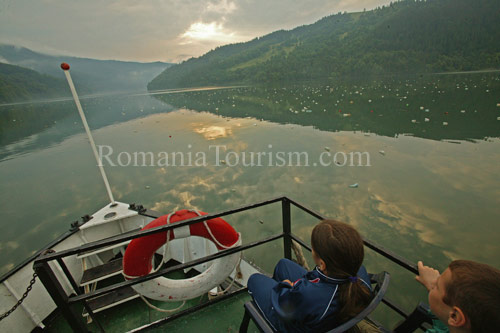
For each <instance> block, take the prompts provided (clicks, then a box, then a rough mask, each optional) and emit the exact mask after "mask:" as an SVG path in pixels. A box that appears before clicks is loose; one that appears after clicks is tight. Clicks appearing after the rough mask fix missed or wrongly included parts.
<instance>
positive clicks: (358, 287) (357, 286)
mask: <svg viewBox="0 0 500 333" xmlns="http://www.w3.org/2000/svg"><path fill="white" fill-rule="evenodd" d="M311 245H312V249H313V257H314V261H315V262H316V264H317V265H318V267H319V269H320V270H321V271H322V272H323V273H324V274H326V275H328V276H330V277H333V278H338V279H346V280H347V281H346V282H345V283H342V284H340V287H339V294H340V299H339V301H340V305H341V308H340V311H339V313H338V314H336V316H337V320H339V322H344V321H346V320H349V319H350V318H352V317H354V316H356V315H357V314H358V313H359V312H361V311H362V310H363V309H364V308H365V307H366V306H367V305H368V303H369V302H370V300H371V298H372V297H371V294H370V292H369V291H368V288H366V287H365V286H363V285H362V282H361V280H360V279H359V278H358V279H353V280H352V281H351V280H350V279H348V278H349V277H354V276H356V274H357V273H358V270H359V268H360V267H361V264H362V263H363V258H364V248H363V239H362V238H361V236H360V235H359V233H358V232H357V231H356V229H354V228H353V227H351V226H350V225H348V224H345V223H342V222H338V221H334V220H324V221H321V222H320V223H319V224H318V225H316V226H315V227H314V229H313V232H312V235H311Z"/></svg>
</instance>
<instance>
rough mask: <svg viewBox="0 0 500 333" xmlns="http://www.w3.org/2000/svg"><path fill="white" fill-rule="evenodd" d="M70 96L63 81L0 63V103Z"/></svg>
mask: <svg viewBox="0 0 500 333" xmlns="http://www.w3.org/2000/svg"><path fill="white" fill-rule="evenodd" d="M61 96H71V92H70V91H69V87H68V84H67V83H66V81H65V80H64V79H59V78H55V77H53V76H50V75H46V74H40V73H38V72H36V71H34V70H31V69H27V68H22V67H19V66H14V65H8V64H4V63H1V62H0V103H9V102H19V101H26V100H33V99H40V98H50V97H61Z"/></svg>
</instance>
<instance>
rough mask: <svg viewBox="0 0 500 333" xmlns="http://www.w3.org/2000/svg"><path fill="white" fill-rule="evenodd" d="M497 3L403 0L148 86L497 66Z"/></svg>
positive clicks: (224, 55)
mask: <svg viewBox="0 0 500 333" xmlns="http://www.w3.org/2000/svg"><path fill="white" fill-rule="evenodd" d="M499 17H500V1H498V0H427V1H420V0H419V1H414V0H404V1H398V2H394V3H391V4H390V5H388V6H383V7H381V8H377V9H374V10H371V11H363V12H359V13H338V14H336V15H331V16H328V17H325V18H323V19H321V20H319V21H318V22H316V23H314V24H311V25H306V26H301V27H298V28H296V29H293V30H290V31H284V30H281V31H277V32H274V33H271V34H269V35H266V36H264V37H261V38H256V39H254V40H252V41H249V42H247V43H239V44H232V45H227V46H223V47H219V48H216V49H215V50H212V51H210V52H208V53H207V54H205V55H203V56H201V57H199V58H191V59H189V60H187V61H184V62H183V63H181V64H179V65H175V66H172V67H170V68H168V69H166V70H165V71H164V72H163V73H161V74H160V75H159V76H158V77H156V78H155V79H154V80H153V81H151V82H150V83H149V85H148V89H150V90H156V89H164V88H178V87H190V86H204V85H221V84H224V85H227V84H235V83H244V84H245V83H263V82H264V83H265V82H267V83H271V82H281V81H297V80H301V81H302V80H317V79H319V78H338V77H343V76H353V75H369V74H382V73H402V72H404V73H408V72H410V73H420V72H442V71H461V70H477V69H490V68H496V69H498V68H500V19H499Z"/></svg>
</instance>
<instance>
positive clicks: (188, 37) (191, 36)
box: [180, 22, 239, 44]
mask: <svg viewBox="0 0 500 333" xmlns="http://www.w3.org/2000/svg"><path fill="white" fill-rule="evenodd" d="M180 37H181V38H182V39H183V40H184V43H185V44H189V43H192V42H193V41H209V42H213V41H216V42H224V43H230V42H235V41H237V40H238V39H239V38H238V37H237V36H236V35H235V33H234V32H231V31H228V30H226V29H224V26H223V24H222V23H217V22H211V23H203V22H195V23H193V24H191V26H190V27H189V28H188V29H187V30H186V31H185V32H184V33H183V34H181V35H180Z"/></svg>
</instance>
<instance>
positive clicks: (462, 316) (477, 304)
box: [429, 260, 500, 332]
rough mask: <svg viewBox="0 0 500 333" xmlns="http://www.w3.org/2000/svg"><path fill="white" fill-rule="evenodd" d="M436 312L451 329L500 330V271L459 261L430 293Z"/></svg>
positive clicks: (444, 273) (472, 330)
mask: <svg viewBox="0 0 500 333" xmlns="http://www.w3.org/2000/svg"><path fill="white" fill-rule="evenodd" d="M429 305H430V307H431V310H432V312H433V313H434V314H435V315H436V316H437V317H438V318H439V319H440V320H441V321H442V322H444V323H446V324H447V325H448V326H449V327H456V328H462V329H465V330H468V331H470V332H497V331H498V328H499V327H500V271H499V270H498V269H495V268H493V267H491V266H488V265H485V264H480V263H477V262H473V261H468V260H455V261H453V262H452V263H451V264H450V266H448V268H447V269H446V270H445V271H444V272H443V274H441V276H440V277H439V279H438V281H437V283H436V286H435V287H434V288H433V289H431V290H430V292H429Z"/></svg>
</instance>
